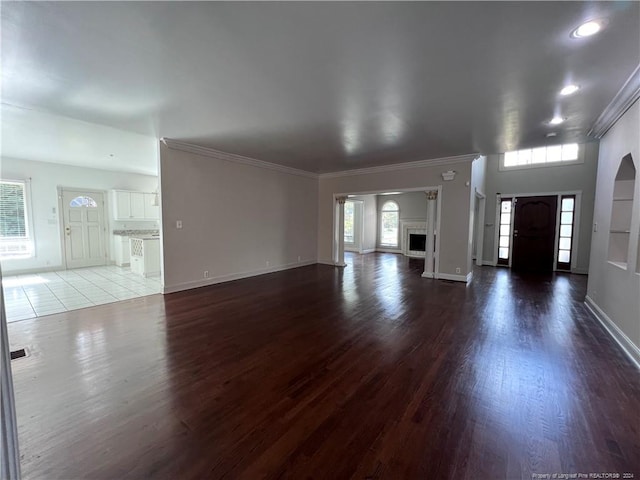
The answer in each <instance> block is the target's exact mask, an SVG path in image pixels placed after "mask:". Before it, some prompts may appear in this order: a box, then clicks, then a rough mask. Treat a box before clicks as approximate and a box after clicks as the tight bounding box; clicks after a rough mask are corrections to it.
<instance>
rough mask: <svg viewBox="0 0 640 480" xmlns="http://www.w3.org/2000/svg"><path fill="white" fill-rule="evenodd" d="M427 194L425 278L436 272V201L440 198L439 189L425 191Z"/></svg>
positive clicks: (431, 276)
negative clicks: (434, 252) (434, 251)
mask: <svg viewBox="0 0 640 480" xmlns="http://www.w3.org/2000/svg"><path fill="white" fill-rule="evenodd" d="M425 193H426V194H427V242H426V245H425V255H424V272H423V273H422V276H423V277H425V278H433V277H434V274H433V271H434V261H433V259H434V257H433V250H434V247H435V236H434V232H435V222H436V202H437V200H438V191H437V190H432V191H429V192H425Z"/></svg>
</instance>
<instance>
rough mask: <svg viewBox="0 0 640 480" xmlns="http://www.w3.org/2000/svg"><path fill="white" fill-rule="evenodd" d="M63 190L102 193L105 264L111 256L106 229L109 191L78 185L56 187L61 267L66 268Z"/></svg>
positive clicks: (107, 224)
mask: <svg viewBox="0 0 640 480" xmlns="http://www.w3.org/2000/svg"><path fill="white" fill-rule="evenodd" d="M65 190H71V191H74V192H75V191H78V192H87V193H100V194H102V198H103V200H104V202H103V205H102V215H103V216H102V218H104V233H105V235H104V251H105V262H104V264H105V265H107V264H108V263H109V259H110V258H111V250H110V248H109V246H110V244H111V242H110V241H109V239H110V236H109V235H108V233H109V232H108V231H107V229H108V228H109V192H108V191H106V190H100V189H96V188H78V187H61V186H59V187H58V225H60V228H59V229H58V230H59V232H58V234H59V236H60V249H61V250H62V251H61V255H62V267H63V268H64V269H65V270H67V248H66V246H65V242H66V239H65V234H64V205H63V203H62V194H63V192H64V191H65Z"/></svg>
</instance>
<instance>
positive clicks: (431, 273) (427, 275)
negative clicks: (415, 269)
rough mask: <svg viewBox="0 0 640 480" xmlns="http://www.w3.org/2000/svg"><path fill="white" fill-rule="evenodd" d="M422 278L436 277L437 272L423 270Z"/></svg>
mask: <svg viewBox="0 0 640 480" xmlns="http://www.w3.org/2000/svg"><path fill="white" fill-rule="evenodd" d="M421 277H422V278H436V276H435V274H434V273H433V272H422V275H421Z"/></svg>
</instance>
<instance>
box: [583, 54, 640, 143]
mask: <svg viewBox="0 0 640 480" xmlns="http://www.w3.org/2000/svg"><path fill="white" fill-rule="evenodd" d="M638 98H640V65H638V66H637V67H636V69H635V70H634V71H633V73H632V74H631V76H630V77H629V78H628V79H627V81H626V82H625V84H624V85H623V86H622V88H621V89H620V91H619V92H618V93H617V94H616V96H615V97H613V100H611V103H609V105H607V107H606V108H605V109H604V111H603V112H602V113H601V114H600V116H599V117H598V119H597V120H596V122H595V123H594V124H593V126H592V127H591V130H589V133H587V135H588V136H589V137H594V138H602V137H603V136H604V134H605V133H607V131H608V130H609V129H610V128H611V127H612V126H613V124H614V123H616V122H617V121H618V119H619V118H620V117H621V116H622V115H624V112H626V111H627V110H628V109H629V107H631V105H633V104H634V103H635V102H636V101H637V100H638Z"/></svg>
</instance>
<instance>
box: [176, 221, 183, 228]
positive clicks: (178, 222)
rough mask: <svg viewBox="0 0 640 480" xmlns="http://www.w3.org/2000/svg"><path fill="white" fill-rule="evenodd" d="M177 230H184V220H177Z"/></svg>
mask: <svg viewBox="0 0 640 480" xmlns="http://www.w3.org/2000/svg"><path fill="white" fill-rule="evenodd" d="M176 228H178V229H179V228H182V220H176Z"/></svg>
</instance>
